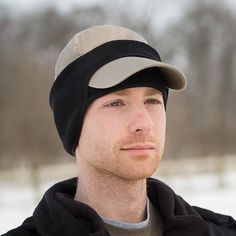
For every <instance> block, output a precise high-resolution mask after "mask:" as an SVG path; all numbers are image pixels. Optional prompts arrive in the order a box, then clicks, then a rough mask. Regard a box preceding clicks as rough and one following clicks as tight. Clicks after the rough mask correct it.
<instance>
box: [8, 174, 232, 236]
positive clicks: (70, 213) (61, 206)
mask: <svg viewBox="0 0 236 236" xmlns="http://www.w3.org/2000/svg"><path fill="white" fill-rule="evenodd" d="M76 185H77V178H74V179H70V180H66V181H63V182H60V183H58V184H56V185H54V186H53V187H51V188H50V189H49V190H48V191H47V192H46V193H45V195H44V196H43V199H42V200H41V202H40V203H39V205H38V206H37V207H36V209H35V211H34V213H33V216H32V217H30V218H27V219H26V220H25V221H24V222H23V224H22V225H21V226H20V227H18V228H16V229H13V230H11V231H9V232H8V233H6V234H4V236H38V235H42V236H80V235H81V236H83V235H90V236H105V235H107V236H108V235H109V233H108V232H107V231H106V229H105V227H104V224H103V221H102V219H101V218H100V217H99V216H98V214H97V213H96V212H95V211H94V210H93V209H92V208H90V207H89V206H87V205H85V204H83V203H80V202H76V201H74V200H73V196H74V194H75V191H76ZM147 190H148V196H149V199H150V201H151V202H152V203H153V205H154V206H155V207H156V209H157V210H158V211H159V213H160V215H161V217H162V220H163V223H164V231H165V233H164V235H165V236H236V221H235V220H234V219H233V218H232V217H230V216H225V215H220V214H216V213H213V212H211V211H208V210H205V209H202V208H199V207H194V206H193V207H192V206H190V205H189V204H188V203H186V202H185V201H184V200H183V199H182V198H181V197H179V196H178V195H176V194H175V193H174V192H173V190H172V189H170V188H169V187H168V186H167V185H166V184H164V183H162V182H161V181H159V180H155V179H151V178H150V179H148V180H147Z"/></svg>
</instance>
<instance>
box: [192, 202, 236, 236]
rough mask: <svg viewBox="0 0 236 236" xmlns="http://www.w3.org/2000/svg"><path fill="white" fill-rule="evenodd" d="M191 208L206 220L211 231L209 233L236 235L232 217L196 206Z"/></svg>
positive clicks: (235, 225)
mask: <svg viewBox="0 0 236 236" xmlns="http://www.w3.org/2000/svg"><path fill="white" fill-rule="evenodd" d="M193 208H194V209H195V210H196V211H197V212H198V213H199V215H200V216H201V217H202V219H203V220H204V221H206V222H207V224H208V226H209V229H210V233H211V234H210V235H217V236H221V235H222V236H223V235H224V236H231V235H232V236H235V235H236V221H235V220H234V219H233V217H231V216H227V215H222V214H218V213H215V212H213V211H210V210H207V209H203V208H200V207H197V206H193Z"/></svg>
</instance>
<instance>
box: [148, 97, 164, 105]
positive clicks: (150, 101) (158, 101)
mask: <svg viewBox="0 0 236 236" xmlns="http://www.w3.org/2000/svg"><path fill="white" fill-rule="evenodd" d="M144 104H162V102H161V101H160V100H158V99H156V98H149V99H147V100H145V102H144Z"/></svg>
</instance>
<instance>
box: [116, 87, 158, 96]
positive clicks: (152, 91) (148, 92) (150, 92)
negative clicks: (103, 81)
mask: <svg viewBox="0 0 236 236" xmlns="http://www.w3.org/2000/svg"><path fill="white" fill-rule="evenodd" d="M130 93H131V92H130V90H129V89H122V90H118V91H115V92H113V94H115V95H119V96H125V95H129V94H130ZM156 94H161V91H159V90H157V89H154V88H148V89H147V90H145V92H144V95H145V96H152V95H156Z"/></svg>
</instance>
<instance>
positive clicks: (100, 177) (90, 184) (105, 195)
mask: <svg viewBox="0 0 236 236" xmlns="http://www.w3.org/2000/svg"><path fill="white" fill-rule="evenodd" d="M85 169H86V171H84V170H85ZM75 200H77V201H80V202H83V203H85V204H87V205H89V206H90V207H92V208H93V209H94V210H95V211H96V212H97V213H98V214H99V215H100V216H102V217H107V218H111V219H113V220H119V221H123V222H126V223H138V222H141V221H143V220H144V219H145V214H146V204H147V191H146V179H143V180H126V179H122V178H120V177H117V176H114V175H112V174H107V173H106V174H105V173H101V172H100V173H99V172H98V171H97V170H94V169H93V170H89V171H88V168H87V167H86V168H83V164H82V163H79V180H78V186H77V191H76V195H75Z"/></svg>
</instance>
